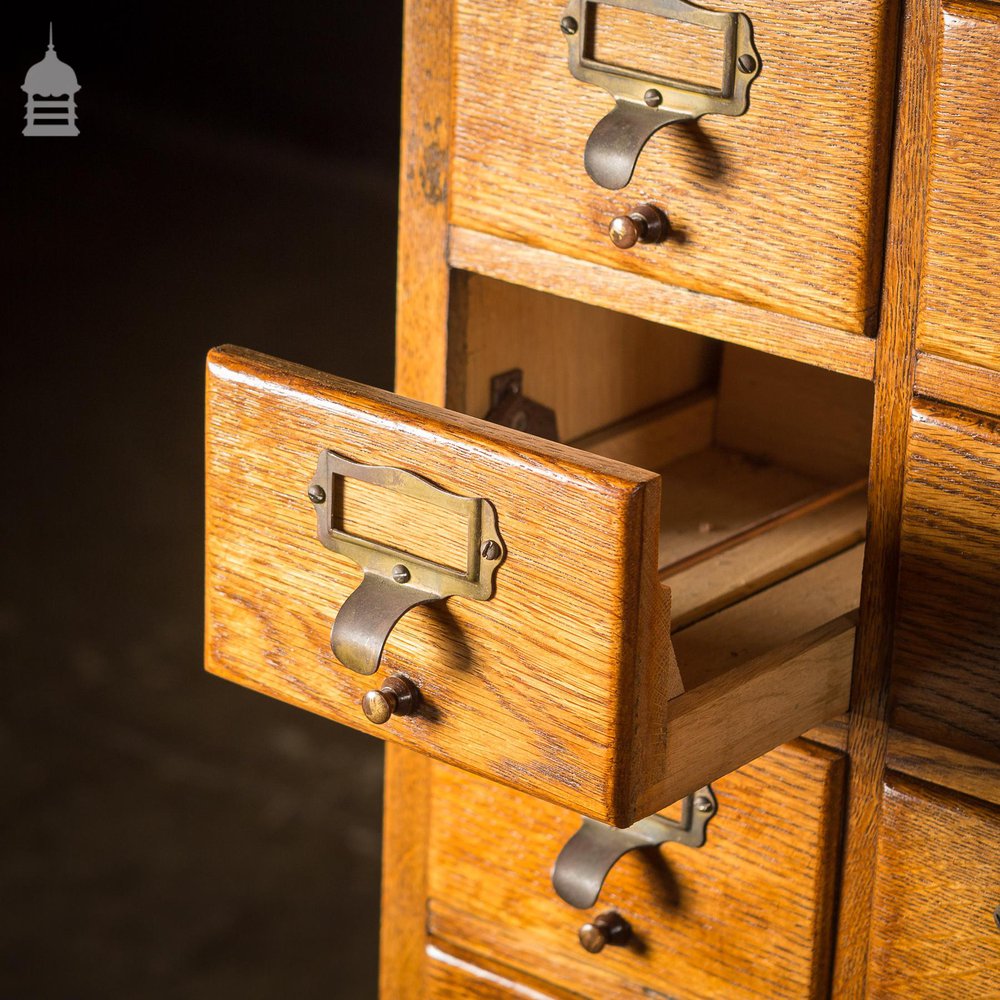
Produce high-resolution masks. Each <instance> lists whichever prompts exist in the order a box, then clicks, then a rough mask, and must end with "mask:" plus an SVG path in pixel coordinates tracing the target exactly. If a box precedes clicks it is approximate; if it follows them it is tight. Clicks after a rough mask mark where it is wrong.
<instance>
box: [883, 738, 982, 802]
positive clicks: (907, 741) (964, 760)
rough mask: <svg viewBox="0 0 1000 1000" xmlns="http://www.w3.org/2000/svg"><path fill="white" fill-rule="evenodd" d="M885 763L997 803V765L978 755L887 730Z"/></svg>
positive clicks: (918, 776) (935, 782) (894, 768)
mask: <svg viewBox="0 0 1000 1000" xmlns="http://www.w3.org/2000/svg"><path fill="white" fill-rule="evenodd" d="M886 765H887V766H888V767H889V768H891V769H892V770H893V771H898V772H899V773H900V774H906V775H909V776H910V777H911V778H919V779H921V780H922V781H928V782H930V783H931V784H934V785H940V786H942V787H944V788H950V789H952V790H954V791H956V792H961V793H962V794H963V795H971V796H973V797H974V798H979V799H983V800H984V801H985V802H992V803H993V805H995V806H1000V764H997V763H994V762H992V761H988V760H984V759H983V758H982V757H974V756H973V755H972V754H967V753H962V752H961V751H959V750H951V749H950V748H948V747H946V746H942V745H941V744H940V743H929V742H928V741H927V740H922V739H921V738H920V737H919V736H911V735H910V734H909V733H902V732H899V731H898V730H895V729H893V730H891V731H890V732H889V746H888V748H887V749H886Z"/></svg>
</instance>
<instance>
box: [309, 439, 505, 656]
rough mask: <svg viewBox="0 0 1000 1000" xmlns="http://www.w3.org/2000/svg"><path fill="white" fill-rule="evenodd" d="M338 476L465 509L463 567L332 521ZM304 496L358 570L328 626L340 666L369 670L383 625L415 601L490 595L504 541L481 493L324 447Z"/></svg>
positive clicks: (384, 633)
mask: <svg viewBox="0 0 1000 1000" xmlns="http://www.w3.org/2000/svg"><path fill="white" fill-rule="evenodd" d="M337 477H342V478H345V479H356V480H359V481H361V482H365V483H370V484H372V485H373V486H381V487H384V488H385V489H389V490H393V491H394V492H396V493H399V494H401V495H403V496H408V497H413V498H416V499H418V500H422V501H425V502H427V503H430V504H433V505H434V506H436V507H440V508H441V509H442V510H444V511H447V512H449V513H453V514H455V515H457V516H460V517H464V518H465V519H466V523H467V525H468V544H467V547H466V566H465V569H464V571H463V570H459V569H453V568H452V567H449V566H444V565H442V564H440V563H436V562H433V561H432V560H430V559H425V558H423V557H421V556H417V555H414V554H413V553H411V552H406V551H404V550H402V549H396V548H392V547H391V546H388V545H383V544H382V543H380V542H377V541H371V540H369V539H367V538H361V537H359V536H357V535H352V534H350V533H349V532H346V531H343V530H341V529H340V528H338V527H337V524H338V521H339V520H340V518H339V514H340V511H339V510H338V508H337V499H336V498H337V495H338V491H337V489H336V488H335V485H336V484H335V481H336V479H337ZM308 496H309V499H310V500H311V501H312V502H313V504H314V505H315V507H316V524H317V536H318V538H319V540H320V541H321V542H322V543H323V545H325V546H326V547H327V548H328V549H330V550H331V551H333V552H337V553H338V554H340V555H343V556H346V557H347V558H348V559H351V560H353V561H354V562H356V563H357V564H358V565H359V566H360V567H361V569H362V570H363V571H364V577H363V578H362V581H361V583H360V584H359V585H358V587H357V588H356V589H355V590H354V591H353V592H352V593H351V594H350V595H349V596H348V598H347V600H346V601H344V603H343V605H342V606H341V608H340V611H339V612H338V613H337V616H336V618H335V620H334V623H333V628H332V629H331V631H330V646H331V648H332V649H333V652H334V655H335V656H336V657H337V659H338V660H340V662H341V663H343V664H344V666H345V667H349V668H350V669H351V670H355V671H357V672H358V673H359V674H373V673H375V671H376V670H378V667H379V663H380V661H381V659H382V651H383V649H384V648H385V644H386V641H387V640H388V638H389V633H390V632H391V631H392V630H393V628H394V627H395V626H396V623H397V622H398V621H399V620H400V618H402V617H403V615H405V614H406V612H407V611H409V610H410V609H411V608H415V607H417V605H420V604H429V603H431V602H432V601H443V600H445V599H446V598H448V597H470V598H472V599H473V600H476V601H488V600H489V599H490V598H491V597H492V596H493V589H494V582H495V578H496V571H497V569H498V568H499V566H500V563H501V562H503V558H504V555H505V553H506V549H505V547H504V543H503V539H502V538H501V537H500V532H499V530H498V528H497V517H496V511H495V510H494V508H493V505H492V504H491V503H490V502H489V501H488V500H486V499H483V498H481V497H464V496H459V495H458V494H455V493H449V492H448V491H447V490H444V489H442V488H441V487H439V486H436V485H435V484H434V483H432V482H430V481H428V480H427V479H424V478H423V477H422V476H418V475H416V474H415V473H413V472H407V471H406V470H405V469H397V468H392V467H390V466H374V465H362V464H360V463H358V462H352V461H351V460H350V459H348V458H345V457H344V456H343V455H338V454H337V452H335V451H330V450H327V449H324V450H323V451H321V452H320V454H319V461H318V463H317V465H316V473H315V475H314V476H313V478H312V482H311V483H310V484H309V488H308Z"/></svg>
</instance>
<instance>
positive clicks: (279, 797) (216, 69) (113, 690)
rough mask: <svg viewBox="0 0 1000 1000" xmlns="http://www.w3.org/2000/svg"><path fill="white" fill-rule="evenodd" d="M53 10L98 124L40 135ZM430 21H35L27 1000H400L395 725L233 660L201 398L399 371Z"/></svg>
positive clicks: (19, 944)
mask: <svg viewBox="0 0 1000 1000" xmlns="http://www.w3.org/2000/svg"><path fill="white" fill-rule="evenodd" d="M50 19H51V20H52V21H53V22H54V34H55V47H56V50H57V52H58V55H59V57H60V58H61V59H62V60H63V61H64V62H67V63H68V64H69V65H71V66H72V67H73V68H74V70H75V71H76V73H77V76H78V78H79V81H80V84H81V86H82V89H81V91H80V92H79V94H78V95H77V100H78V110H79V127H80V131H81V135H80V136H79V137H77V138H61V139H57V138H42V139H35V138H25V137H23V136H22V135H21V129H22V127H23V124H24V121H23V114H24V98H25V95H24V94H23V93H22V92H21V91H20V89H19V87H20V85H21V82H22V81H23V78H24V73H25V72H26V71H27V69H28V67H29V66H30V65H31V64H32V63H34V62H37V61H39V60H40V59H41V58H42V56H43V55H44V52H45V45H46V42H47V33H48V21H49V20H50ZM400 21H401V10H400V4H399V3H398V2H391V3H387V4H377V5H354V4H345V5H341V4H320V3H315V2H313V3H310V2H306V0H295V2H292V3H286V4H282V5H263V4H260V5H249V6H248V5H235V4H214V5H213V4H208V5H199V6H195V5H188V6H186V7H185V6H178V5H152V6H145V7H139V8H138V9H137V8H136V7H133V6H126V5H124V4H122V5H118V6H111V5H107V4H99V5H94V7H93V8H91V9H87V10H83V9H81V8H80V6H79V5H73V6H69V5H65V6H63V5H58V4H57V5H53V6H51V7H48V8H41V7H34V6H32V9H30V10H29V9H22V10H20V11H19V12H17V14H16V17H14V18H12V19H10V18H8V20H7V23H6V24H5V30H4V32H3V39H2V41H0V45H2V48H0V52H2V63H0V65H2V68H3V79H4V80H6V83H5V84H4V86H3V94H2V99H0V107H2V108H3V110H4V114H3V116H2V118H0V143H2V148H3V172H4V183H3V231H4V240H3V250H2V253H3V270H2V273H3V275H4V278H5V281H6V282H7V288H6V293H5V294H4V296H3V310H4V320H3V357H4V392H3V400H4V425H5V462H4V463H3V467H4V505H3V512H2V518H0V523H2V526H3V553H4V560H3V564H4V569H5V572H4V574H3V580H4V588H3V597H2V604H0V635H2V641H3V660H2V669H3V674H2V676H3V681H4V690H3V697H2V700H0V755H2V756H0V759H2V761H3V768H2V771H0V774H2V778H0V782H2V789H0V795H2V799H0V802H2V808H0V899H2V900H3V907H2V909H0V948H2V951H0V956H2V958H0V996H3V997H19V998H22V997H23V998H27V997H74V998H77V997H79V998H86V997H109V996H132V997H161V996H162V997H176V996H185V997H206V998H207V997H213V998H225V997H240V998H254V997H277V996H288V997H296V998H308V997H320V996H322V997H327V998H328V997H345V998H362V997H367V996H375V993H376V974H375V968H376V960H377V924H378V914H377V907H378V891H379V850H380V844H379V827H380V822H381V815H380V811H381V805H380V799H381V767H382V754H381V745H380V744H379V743H378V742H376V741H375V740H374V739H371V738H369V737H367V736H363V735H360V734H357V733H354V732H351V731H347V730H345V729H342V728H339V727H337V726H334V725H332V724H329V723H326V722H324V721H323V720H320V719H318V718H315V717H311V716H308V715H306V714H305V713H303V712H300V711H297V710H295V709H292V708H289V707H286V706H284V705H281V704H278V703H276V702H273V701H270V700H268V699H266V698H263V697H261V696H259V695H254V694H250V693H248V692H246V691H243V690H241V689H239V688H237V687H235V686H233V685H230V684H226V683H224V682H222V681H219V680H216V679H214V678H211V677H209V676H207V675H205V674H204V673H203V672H202V663H201V661H202V655H201V630H202V622H201V616H202V579H201V575H202V497H201V489H202V482H201V481H202V456H203V451H202V392H203V358H204V354H205V352H206V350H207V349H208V348H209V347H210V346H212V345H214V344H217V343H222V342H237V343H240V344H244V345H246V346H249V347H254V348H257V349H259V350H264V351H267V352H270V353H274V354H278V355H281V356H283V357H286V358H289V359H291V360H294V361H300V362H304V363H306V364H312V365H315V366H316V367H320V368H323V369H326V370H330V371H334V372H336V373H337V374H340V375H344V376H346V377H348V378H353V379H357V380H360V381H365V382H369V383H373V384H375V385H381V386H389V385H391V379H392V325H393V310H394V269H395V260H394V256H395V212H396V205H395V199H396V191H395V188H396V151H397V132H398V103H399V102H398V86H399V58H400V55H399V54H400V45H401V42H400ZM359 222H361V223H363V225H360V226H359V225H358V224H357V223H359ZM359 231H360V233H361V234H362V235H359Z"/></svg>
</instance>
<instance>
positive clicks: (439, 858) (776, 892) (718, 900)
mask: <svg viewBox="0 0 1000 1000" xmlns="http://www.w3.org/2000/svg"><path fill="white" fill-rule="evenodd" d="M844 774H845V769H844V766H843V760H842V759H841V758H840V757H839V755H837V754H835V753H833V752H832V751H828V750H825V749H822V748H819V747H817V746H815V745H813V744H809V743H805V742H804V741H799V742H797V743H795V744H791V745H786V746H783V747H780V748H779V749H777V750H775V751H773V752H772V753H770V754H768V755H767V756H765V757H762V758H760V759H759V760H756V761H754V762H753V763H752V764H749V765H747V766H746V767H744V768H742V769H741V770H739V771H736V772H734V773H733V774H730V775H727V776H726V777H725V778H723V779H721V780H719V781H718V782H716V783H714V784H713V788H715V789H716V792H717V796H718V802H719V812H718V815H717V816H716V817H715V818H714V819H713V820H712V823H711V825H710V826H709V829H708V842H707V843H706V845H705V846H704V847H702V848H700V849H698V850H693V849H691V848H685V847H680V846H678V845H667V846H665V847H664V848H661V849H659V850H653V851H645V852H633V853H631V854H628V855H626V856H625V857H624V858H623V859H622V860H621V861H619V862H618V864H617V865H616V866H615V867H614V868H613V869H612V871H611V874H610V875H609V876H608V879H607V881H606V883H605V885H604V889H603V891H602V893H601V897H600V899H599V900H598V903H597V905H596V906H595V907H594V908H593V909H592V910H586V911H584V910H576V909H573V908H572V907H571V906H569V905H568V904H566V903H564V902H563V901H562V900H561V899H559V898H558V897H557V896H556V894H555V892H554V890H553V888H552V885H551V882H550V873H551V870H552V865H553V862H554V861H555V859H556V857H557V856H558V854H559V851H560V849H561V848H562V846H563V844H564V843H565V842H566V840H567V839H568V838H569V837H570V836H571V835H572V834H573V833H574V832H575V831H576V829H577V827H578V825H579V818H578V817H577V816H574V815H572V814H571V813H568V812H565V811H563V810H560V809H557V808H554V807H551V806H548V805H545V804H543V803H538V802H532V801H531V800H529V799H527V798H525V797H524V796H522V795H518V794H516V793H513V792H509V791H506V790H503V789H500V788H497V787H496V786H494V785H490V784H489V783H487V782H483V781H479V780H476V779H473V778H471V777H469V776H467V775H463V774H461V773H460V772H457V771H454V770H451V769H448V768H444V767H440V766H438V767H435V768H434V769H433V781H432V793H431V795H432V807H431V830H430V848H429V850H430V869H429V870H430V874H429V879H430V882H429V889H428V893H429V896H430V897H431V898H430V904H429V907H430V909H429V914H430V915H429V921H430V931H431V933H432V934H434V935H436V936H438V937H439V938H442V939H445V940H448V941H453V942H457V943H460V944H464V945H466V946H467V947H469V948H471V949H473V950H476V951H479V952H480V953H481V954H487V955H502V956H504V960H505V961H508V962H510V963H512V964H516V965H518V966H519V967H521V968H523V969H525V970H527V971H530V972H531V973H532V974H534V975H537V976H540V977H541V978H543V979H545V980H546V981H549V982H556V983H559V984H561V985H563V986H565V987H567V988H568V989H570V990H576V991H578V992H580V993H582V994H583V995H585V996H588V997H601V998H602V1000H603V998H608V1000H611V998H618V997H641V998H643V1000H649V998H650V997H661V996H662V997H671V998H675V1000H686V998H693V997H699V998H704V997H719V998H725V1000H737V998H740V997H754V998H760V997H769V998H778V997H816V996H822V995H825V990H826V984H827V972H828V959H829V946H830V940H831V933H832V927H833V922H832V920H831V916H832V905H833V889H834V884H835V881H836V872H837V854H838V848H839V836H840V822H841V820H840V812H841V796H842V791H843V780H844ZM608 909H615V910H617V911H618V912H619V913H620V914H621V915H622V916H624V917H625V918H626V919H627V920H628V921H629V922H630V923H631V925H632V929H633V934H634V940H633V942H632V943H631V944H629V945H627V946H624V947H612V946H609V947H607V948H605V949H604V951H602V952H601V953H600V954H597V955H591V954H588V953H586V952H585V951H583V949H582V948H581V946H580V944H579V942H578V940H577V931H578V929H579V927H580V926H581V925H582V924H583V923H585V922H586V921H587V920H589V919H593V917H594V916H595V915H596V914H598V913H600V912H603V911H604V910H608Z"/></svg>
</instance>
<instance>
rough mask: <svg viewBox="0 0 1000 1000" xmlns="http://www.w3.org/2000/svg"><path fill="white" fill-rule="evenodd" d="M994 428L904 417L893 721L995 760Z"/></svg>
mask: <svg viewBox="0 0 1000 1000" xmlns="http://www.w3.org/2000/svg"><path fill="white" fill-rule="evenodd" d="M998 529H1000V420H997V419H996V418H988V417H977V416H975V415H973V414H968V413H962V412H959V411H956V410H953V409H950V408H948V407H944V406H940V405H920V406H919V407H917V408H915V409H914V410H913V422H912V427H911V432H910V446H909V457H908V460H907V469H906V488H905V493H904V501H903V523H902V562H901V570H900V587H899V600H900V604H899V620H898V622H897V625H896V655H895V659H894V663H893V685H892V723H893V725H894V726H896V727H897V728H899V729H904V730H906V731H907V732H911V733H914V734H916V735H918V736H923V737H925V738H926V739H932V740H934V742H936V743H940V744H943V745H945V746H948V747H952V748H954V749H956V750H961V751H964V752H966V753H975V754H978V755H980V756H983V757H987V758H989V759H991V760H994V761H998V762H1000V670H998V668H997V663H998V660H1000V595H998V593H997V585H998V580H1000V545H998Z"/></svg>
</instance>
